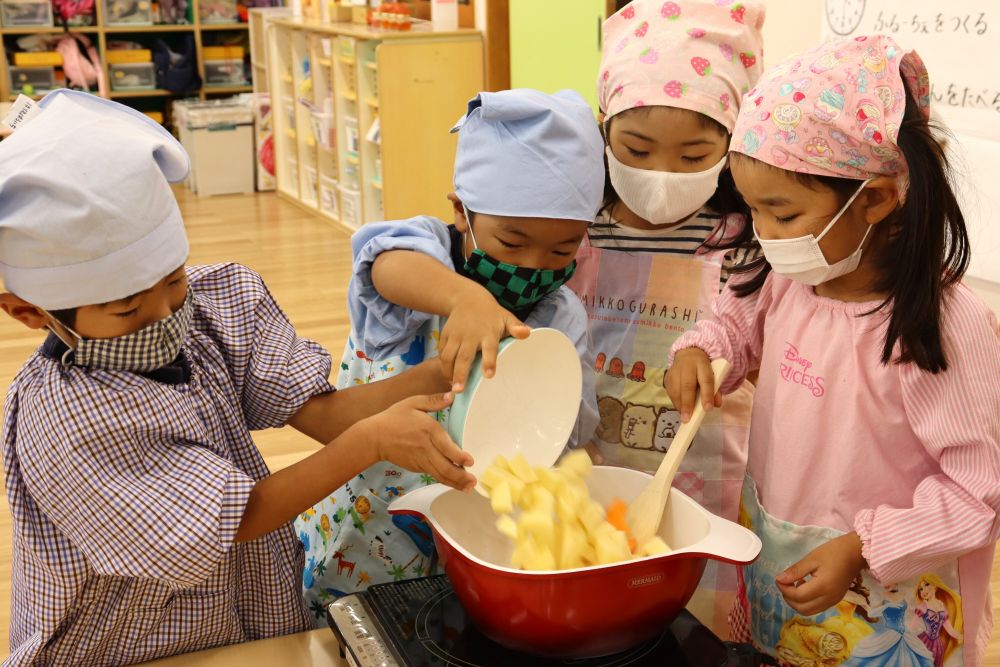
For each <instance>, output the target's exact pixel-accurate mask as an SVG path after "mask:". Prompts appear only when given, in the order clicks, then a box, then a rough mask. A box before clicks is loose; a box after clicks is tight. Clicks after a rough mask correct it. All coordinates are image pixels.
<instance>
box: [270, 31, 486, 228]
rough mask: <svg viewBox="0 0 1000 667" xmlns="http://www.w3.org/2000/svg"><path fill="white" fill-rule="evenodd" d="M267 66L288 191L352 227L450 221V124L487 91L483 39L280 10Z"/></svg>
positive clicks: (281, 175)
mask: <svg viewBox="0 0 1000 667" xmlns="http://www.w3.org/2000/svg"><path fill="white" fill-rule="evenodd" d="M268 25H269V27H268V29H267V32H266V39H267V48H268V55H267V65H268V66H267V73H268V88H269V92H270V99H271V105H272V106H271V108H272V114H271V115H272V121H273V127H274V135H273V136H274V147H275V161H276V167H277V179H276V180H277V190H278V193H279V195H280V196H281V197H283V198H285V199H289V200H291V201H294V202H296V203H298V204H299V205H301V206H303V207H305V208H308V209H309V210H312V211H315V212H318V213H320V214H321V215H323V216H325V217H326V218H328V219H330V220H332V221H335V222H338V223H340V224H342V225H344V226H346V227H348V228H350V229H357V228H358V227H360V226H361V225H362V224H365V223H367V222H373V221H377V220H397V219H403V218H408V217H412V216H416V215H421V214H425V215H437V216H439V217H443V218H445V219H449V218H448V216H449V213H450V206H449V204H448V202H447V200H446V199H445V196H446V195H447V193H448V192H450V191H451V189H452V176H453V169H454V157H455V144H456V139H455V136H454V135H451V134H449V130H450V128H451V127H452V125H453V124H454V123H455V121H456V120H457V119H458V118H459V117H460V116H461V114H462V112H463V111H464V109H465V105H466V103H467V102H468V100H469V99H470V98H472V97H473V96H474V95H475V94H476V93H478V92H479V91H480V90H483V45H482V35H481V34H480V33H479V32H478V31H475V30H471V29H459V30H449V31H440V30H438V31H436V30H434V29H433V28H432V27H431V26H430V25H429V24H427V23H417V24H415V25H414V27H413V30H411V31H409V32H396V31H388V30H379V29H369V28H368V27H367V26H359V25H355V24H352V23H321V22H318V21H313V20H309V19H292V18H280V19H273V20H271V21H269V23H268Z"/></svg>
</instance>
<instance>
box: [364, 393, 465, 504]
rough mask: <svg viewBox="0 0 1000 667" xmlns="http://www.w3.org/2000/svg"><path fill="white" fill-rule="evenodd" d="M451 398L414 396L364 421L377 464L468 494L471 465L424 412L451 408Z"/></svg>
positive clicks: (444, 396) (463, 453)
mask: <svg viewBox="0 0 1000 667" xmlns="http://www.w3.org/2000/svg"><path fill="white" fill-rule="evenodd" d="M451 400H452V396H451V394H443V395H442V394H439V395H437V396H414V397H413V398H408V399H406V400H405V401H400V402H399V403H396V404H395V405H393V406H392V407H391V408H389V409H388V410H385V411H384V412H380V413H379V414H377V415H374V416H373V417H369V418H368V419H366V420H364V424H365V427H366V429H367V431H368V435H369V437H370V438H371V441H372V442H373V443H374V445H375V449H376V454H377V456H378V460H379V461H391V462H392V463H394V464H396V465H398V466H400V467H401V468H405V469H407V470H412V471H414V472H423V473H427V474H429V475H433V476H434V478H435V479H437V481H439V482H441V483H442V484H447V485H448V486H450V487H453V488H456V489H459V490H461V491H467V490H471V489H472V488H473V487H474V486H475V485H476V478H475V477H474V476H472V474H470V473H469V472H467V471H466V470H465V467H467V466H471V465H472V464H473V463H474V461H473V460H472V456H471V455H470V454H469V453H468V452H463V451H462V450H461V449H460V448H459V447H458V445H456V444H455V443H454V442H453V441H452V439H451V438H450V437H449V436H448V433H447V431H445V430H444V427H442V426H441V424H439V423H438V422H437V420H436V419H434V418H433V417H431V416H430V415H428V414H427V413H428V412H437V411H438V410H443V409H445V408H446V407H448V406H449V405H451Z"/></svg>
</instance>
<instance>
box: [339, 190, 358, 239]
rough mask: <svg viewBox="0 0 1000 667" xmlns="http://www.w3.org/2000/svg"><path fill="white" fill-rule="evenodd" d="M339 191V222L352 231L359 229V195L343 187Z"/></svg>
mask: <svg viewBox="0 0 1000 667" xmlns="http://www.w3.org/2000/svg"><path fill="white" fill-rule="evenodd" d="M339 190H340V221H341V222H342V223H343V224H345V225H347V226H348V227H350V228H352V229H358V228H360V227H361V193H360V192H359V191H357V190H351V189H349V188H345V187H343V186H340V187H339Z"/></svg>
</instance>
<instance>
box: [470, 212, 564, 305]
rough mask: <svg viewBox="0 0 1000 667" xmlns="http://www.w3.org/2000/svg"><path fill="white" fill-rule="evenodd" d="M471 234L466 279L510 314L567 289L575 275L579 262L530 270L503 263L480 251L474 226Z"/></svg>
mask: <svg viewBox="0 0 1000 667" xmlns="http://www.w3.org/2000/svg"><path fill="white" fill-rule="evenodd" d="M466 219H467V220H468V213H466ZM469 234H470V235H471V236H472V243H473V245H475V246H476V248H475V249H474V250H473V251H472V254H471V255H470V256H469V257H468V258H467V259H466V260H465V275H467V276H468V277H469V278H470V279H472V280H474V281H476V282H477V283H479V284H480V285H482V286H483V287H485V288H486V291H488V292H489V293H490V294H492V295H493V297H494V298H495V299H496V300H497V303H499V304H500V305H501V306H503V307H504V308H506V309H507V310H509V311H511V312H518V311H521V310H524V309H525V308H528V307H531V306H534V305H535V304H536V303H538V302H539V301H541V300H542V299H544V298H545V297H546V296H548V295H549V294H551V293H552V292H555V291H556V290H557V289H559V288H560V287H562V286H563V285H565V284H566V283H567V282H568V281H569V279H570V278H572V277H573V272H575V271H576V260H573V261H572V262H570V263H569V265H568V266H567V267H566V268H563V269H527V268H525V267H523V266H517V265H515V264H508V263H507V262H501V261H500V260H498V259H496V258H495V257H491V256H489V255H487V254H486V253H485V252H483V251H482V250H480V249H479V244H478V243H476V235H475V234H474V233H473V232H472V224H471V223H470V224H469Z"/></svg>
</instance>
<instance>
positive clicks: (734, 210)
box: [599, 107, 757, 250]
mask: <svg viewBox="0 0 1000 667" xmlns="http://www.w3.org/2000/svg"><path fill="white" fill-rule="evenodd" d="M648 109H649V107H635V108H633V109H627V110H625V111H622V112H621V113H618V114H615V116H614V117H613V118H609V119H608V120H607V121H605V123H604V131H605V137H607V141H608V142H610V140H611V139H610V137H611V123H612V122H613V121H614V119H615V118H619V117H622V116H625V115H631V114H641V113H648V112H649V111H648ZM692 113H695V114H696V115H697V116H698V123H699V125H701V127H703V128H704V129H706V130H713V131H715V132H716V133H718V134H719V136H722V137H725V138H726V143H727V144H728V143H729V132H728V131H727V130H726V128H725V127H724V126H723V125H722V124H721V123H719V122H718V121H716V120H715V119H713V118H709V117H708V116H706V115H705V114H702V113H697V112H692ZM619 202H621V198H620V197H619V196H618V193H617V192H615V186H614V185H612V184H611V173H610V172H609V171H608V156H607V154H605V156H604V203H603V204H602V205H601V209H600V211H599V214H607V215H609V216H610V215H611V213H612V210H613V209H614V207H615V206H617V205H618V203H619ZM705 206H707V207H708V208H710V209H711V210H713V211H715V212H716V213H718V214H719V215H721V216H722V227H720V228H719V229H717V230H716V232H715V233H714V234H713V235H712V237H711V238H709V239H708V240H706V241H705V242H704V243H703V244H702V246H703V247H705V248H708V249H710V250H729V249H733V248H745V247H756V246H757V240H756V239H755V238H754V235H753V228H752V227H751V226H750V225H749V224H745V225H742V226H741V228H740V230H739V233H737V234H735V235H733V238H731V239H728V240H725V239H726V237H728V236H729V235H730V234H729V230H727V229H726V228H725V226H726V225H727V224H728V220H727V219H728V216H729V215H731V214H738V215H741V216H743V218H744V220H746V221H747V222H749V221H750V207H748V206H747V205H746V202H744V201H743V197H741V196H740V193H739V192H738V191H737V190H736V183H734V182H733V174H732V172H730V171H729V169H723V170H722V173H721V174H719V185H718V187H717V188H716V189H715V193H714V194H713V195H712V196H711V197H710V198H709V200H708V201H707V202H706V203H705Z"/></svg>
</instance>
